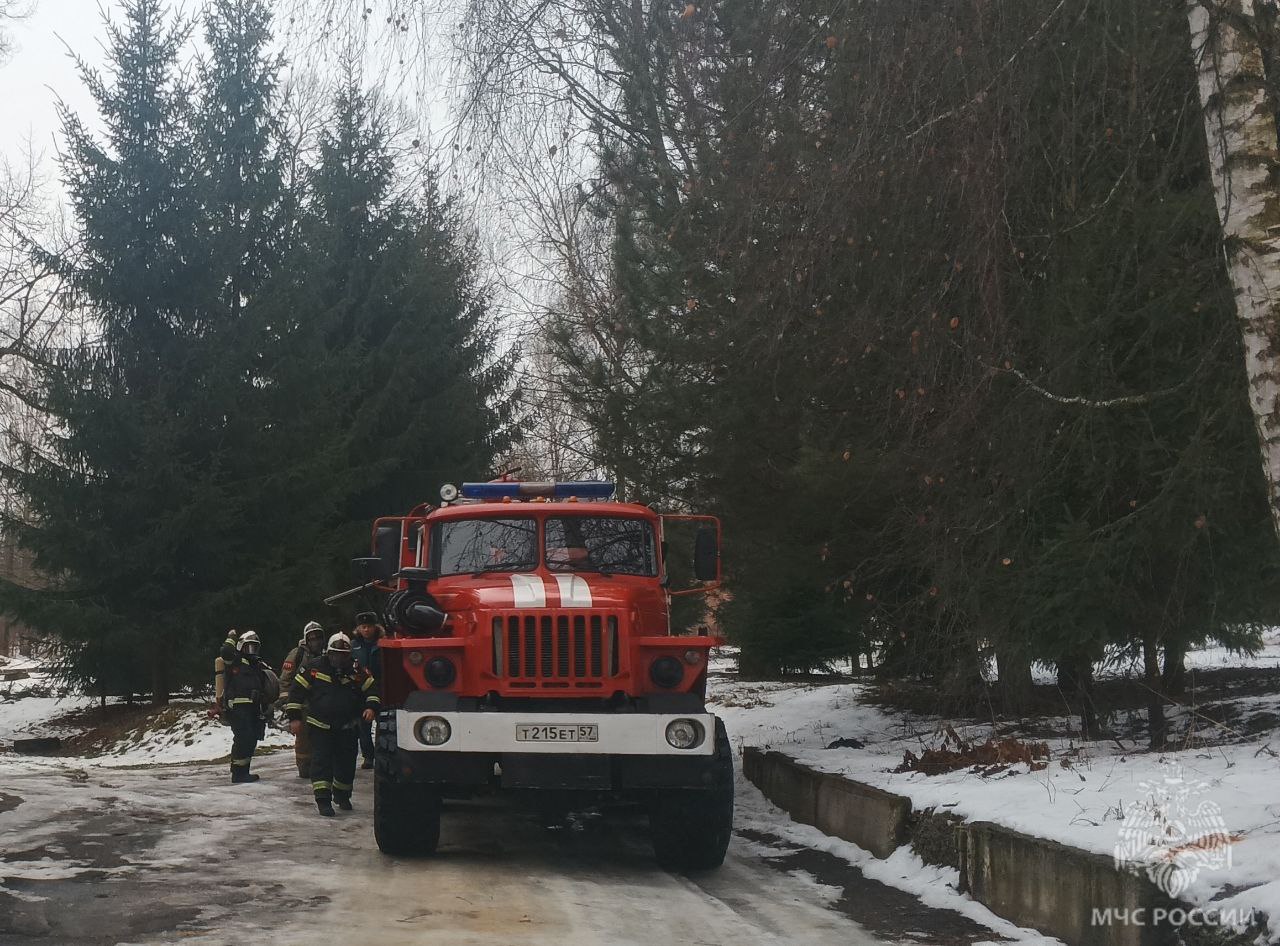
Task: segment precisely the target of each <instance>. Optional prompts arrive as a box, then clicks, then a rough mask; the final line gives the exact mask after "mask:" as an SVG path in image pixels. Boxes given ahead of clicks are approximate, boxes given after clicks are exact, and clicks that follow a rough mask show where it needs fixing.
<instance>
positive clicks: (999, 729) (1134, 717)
mask: <svg viewBox="0 0 1280 946" xmlns="http://www.w3.org/2000/svg"><path fill="white" fill-rule="evenodd" d="M1277 693H1280V670H1276V669H1274V668H1268V667H1224V668H1219V669H1213V670H1191V671H1188V672H1187V678H1186V689H1185V692H1184V693H1183V694H1181V695H1179V696H1173V697H1169V698H1168V700H1167V706H1166V711H1165V712H1166V715H1167V717H1168V720H1169V741H1170V742H1171V743H1172V744H1176V745H1179V746H1183V747H1186V748H1196V747H1203V746H1215V745H1228V744H1232V743H1238V742H1243V741H1247V740H1250V739H1253V738H1256V736H1257V735H1258V734H1260V733H1265V732H1267V731H1269V730H1271V729H1274V728H1275V727H1276V726H1277V725H1280V706H1277V705H1274V701H1275V698H1276V694H1277ZM1091 698H1092V701H1093V704H1094V706H1095V708H1096V710H1097V713H1098V716H1099V720H1100V722H1101V727H1102V728H1101V733H1100V738H1106V739H1109V740H1123V741H1124V742H1133V743H1134V744H1135V746H1140V745H1142V744H1143V743H1145V741H1146V737H1147V730H1146V709H1147V698H1148V693H1147V689H1146V686H1145V685H1144V682H1143V681H1142V680H1140V679H1137V678H1135V677H1130V678H1124V679H1106V680H1100V681H1098V682H1097V683H1095V684H1094V688H1093V691H1092V694H1091ZM1249 698H1259V702H1261V703H1262V704H1263V705H1258V706H1250V705H1248V703H1247V702H1243V703H1242V701H1247V700H1248V699H1249ZM863 700H864V701H865V702H867V703H869V704H871V705H874V706H880V707H883V708H884V709H886V710H887V711H889V712H893V713H900V712H903V711H905V712H907V713H910V714H914V715H917V716H923V717H935V718H936V716H937V715H939V714H942V715H944V716H947V717H950V718H951V719H953V720H954V721H955V723H956V724H957V725H961V724H964V725H984V726H986V727H988V728H989V729H990V730H991V731H992V732H993V733H994V734H995V735H996V737H997V739H999V738H1000V737H1004V736H1016V737H1018V738H1019V739H1032V738H1035V739H1056V738H1070V737H1077V738H1078V737H1079V718H1078V714H1079V712H1080V708H1081V707H1080V701H1079V698H1078V697H1076V696H1073V695H1068V694H1067V693H1065V692H1064V691H1063V690H1061V689H1059V688H1058V687H1057V686H1056V685H1053V684H1038V685H1036V686H1035V687H1033V688H1032V695H1031V698H1030V699H1029V700H1028V702H1027V705H1026V707H1025V708H1024V712H1023V713H1022V715H1021V716H1017V717H1015V716H1009V715H1004V714H1001V713H1000V712H998V708H999V706H1000V700H999V698H998V694H997V692H996V690H995V688H994V686H993V687H991V688H990V689H989V690H987V691H983V690H978V691H976V692H973V693H969V694H968V695H949V696H948V695H944V694H941V693H940V692H939V690H938V687H937V686H936V684H934V683H932V682H930V681H926V680H901V679H893V680H889V679H886V680H881V681H880V682H878V683H877V684H875V685H874V686H873V687H871V688H869V690H868V691H867V693H866V695H865V696H864V697H863ZM1103 734H1105V735H1103ZM1122 748H1126V749H1127V748H1128V747H1127V746H1122Z"/></svg>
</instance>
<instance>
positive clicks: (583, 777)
mask: <svg viewBox="0 0 1280 946" xmlns="http://www.w3.org/2000/svg"><path fill="white" fill-rule="evenodd" d="M613 492H614V489H613V485H612V484H609V483H600V482H594V481H588V482H571V483H565V482H560V483H527V482H525V483H522V482H514V481H507V480H501V481H495V482H489V483H464V484H462V486H461V487H460V488H459V487H455V486H452V485H446V486H445V487H443V488H442V489H441V503H440V505H439V506H427V505H423V506H419V507H417V508H415V509H414V510H413V511H411V512H410V514H409V515H407V516H398V517H391V518H384V519H379V520H377V521H376V522H375V523H374V528H373V555H372V556H371V557H369V558H364V559H358V560H357V565H358V567H360V568H362V569H364V571H365V577H366V578H367V579H368V582H367V585H366V587H367V586H368V585H372V586H373V587H375V588H377V589H378V590H380V591H382V592H384V593H385V594H386V595H387V597H386V598H385V600H384V601H383V604H382V611H383V613H384V618H385V625H386V627H387V629H388V637H387V638H386V639H384V640H383V641H382V644H381V654H382V666H381V668H380V671H381V672H380V677H379V679H380V683H381V689H382V704H383V710H382V712H381V714H380V717H379V720H378V732H377V740H376V745H377V751H376V758H375V771H374V831H375V836H376V839H377V843H378V847H379V848H380V849H381V850H382V851H384V852H386V853H388V854H396V855H414V854H429V853H431V852H433V851H434V850H435V848H436V845H437V843H438V840H439V832H440V816H441V811H442V807H443V806H442V802H443V801H444V800H445V799H455V798H467V797H471V796H474V795H477V794H483V793H491V792H507V793H512V794H517V795H523V796H524V797H525V799H526V800H527V801H530V802H532V803H533V804H535V805H537V806H538V807H540V808H543V809H546V810H563V811H567V810H572V809H581V808H584V807H596V806H608V805H612V804H624V805H628V804H629V805H641V806H643V807H644V808H646V809H647V811H648V815H649V823H650V829H651V835H652V839H653V846H654V851H655V853H656V855H657V858H658V860H659V862H660V863H661V864H662V865H663V866H664V867H668V868H671V869H708V868H713V867H716V866H718V865H719V864H720V863H721V862H722V861H723V859H724V855H725V849H726V847H727V846H728V843H729V836H730V832H731V826H732V820H733V761H732V755H731V751H730V746H729V742H728V737H727V735H726V733H725V729H724V725H723V723H721V721H720V720H719V719H717V718H716V717H715V716H714V715H712V714H711V713H708V712H707V710H706V706H705V702H704V697H705V692H706V684H707V662H708V656H709V654H710V651H711V649H712V648H713V647H715V646H717V645H718V644H721V643H723V639H722V638H720V637H718V636H715V635H712V634H708V633H706V632H705V631H702V632H700V633H698V634H696V635H693V636H690V635H676V634H673V633H672V628H671V621H670V605H671V599H672V597H673V596H679V595H682V594H691V593H701V592H705V591H707V590H710V589H712V588H715V587H716V586H717V585H718V583H719V577H720V563H719V534H720V533H719V523H718V521H717V520H715V519H713V518H711V517H706V516H663V515H659V514H658V513H656V512H654V511H653V510H652V509H650V508H649V507H647V506H642V505H636V504H631V503H621V502H616V501H613V500H612V498H611V497H612V495H613ZM672 520H684V521H686V522H688V521H692V524H693V526H694V527H695V528H696V540H695V541H694V543H693V545H694V556H693V558H694V562H693V568H692V580H691V581H689V580H686V581H681V582H674V579H673V577H672V574H671V570H670V569H669V567H668V562H667V561H666V556H665V551H666V542H665V541H664V529H665V528H666V527H667V526H669V525H670V523H671V522H672ZM673 564H674V563H673ZM679 564H680V565H684V564H685V563H684V562H683V561H682V562H680V563H679ZM676 570H677V571H680V569H679V568H677V569H676ZM684 571H685V572H686V573H687V572H688V569H687V568H686V569H685V570H684ZM673 583H679V584H681V585H686V587H679V588H676V587H673Z"/></svg>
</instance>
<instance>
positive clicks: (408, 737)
mask: <svg viewBox="0 0 1280 946" xmlns="http://www.w3.org/2000/svg"><path fill="white" fill-rule="evenodd" d="M428 717H434V718H436V719H443V720H444V721H445V722H447V723H448V724H449V730H450V735H449V739H448V741H447V742H445V743H443V744H441V745H438V746H429V745H427V744H426V743H425V742H423V741H422V740H421V739H420V738H419V737H418V724H419V722H421V721H422V720H423V719H426V718H428ZM677 719H690V720H693V721H695V722H696V723H698V724H699V725H700V726H701V727H702V742H700V743H699V744H698V745H697V746H695V747H694V748H692V749H676V748H674V747H672V746H671V745H670V744H669V743H668V742H667V737H666V732H667V726H668V724H670V723H672V722H674V721H675V720H677ZM591 726H595V727H596V738H595V740H594V741H584V740H581V739H561V738H558V737H559V736H560V735H577V736H581V735H583V734H582V733H580V732H579V733H572V734H571V733H568V732H565V733H558V732H554V730H556V729H561V728H562V729H564V730H566V731H567V730H570V729H575V728H578V727H591ZM520 727H535V729H537V728H541V729H544V730H546V731H543V732H530V731H528V730H527V729H526V730H524V732H523V735H524V736H525V737H526V738H524V739H520V738H517V733H518V732H519V731H520ZM531 736H538V737H542V738H537V739H530V738H528V737H531ZM552 736H556V737H557V738H549V737H552ZM715 739H716V718H715V716H713V715H711V714H710V713H661V714H657V713H537V712H530V713H506V712H503V713H484V712H471V713H456V712H450V713H423V712H417V711H409V710H396V744H397V745H398V746H399V747H400V748H401V749H405V750H408V751H411V752H486V753H492V752H529V753H536V754H549V755H663V756H709V755H711V754H713V753H714V752H715Z"/></svg>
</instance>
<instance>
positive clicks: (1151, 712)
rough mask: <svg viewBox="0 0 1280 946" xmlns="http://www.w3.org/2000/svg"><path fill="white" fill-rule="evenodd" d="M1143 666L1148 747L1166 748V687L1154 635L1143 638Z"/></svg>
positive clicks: (1158, 648)
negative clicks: (1161, 673) (1162, 677)
mask: <svg viewBox="0 0 1280 946" xmlns="http://www.w3.org/2000/svg"><path fill="white" fill-rule="evenodd" d="M1142 666H1143V670H1144V671H1145V673H1144V679H1145V683H1146V693H1147V732H1148V733H1149V735H1150V739H1149V740H1148V745H1149V746H1150V747H1151V748H1152V749H1154V750H1160V749H1163V748H1164V747H1165V741H1166V739H1167V731H1166V728H1165V721H1164V687H1163V684H1162V682H1161V679H1160V644H1159V642H1158V641H1157V640H1156V637H1155V635H1154V634H1151V633H1148V634H1146V635H1145V636H1144V637H1143V638H1142Z"/></svg>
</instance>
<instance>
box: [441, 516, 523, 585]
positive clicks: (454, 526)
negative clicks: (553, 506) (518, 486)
mask: <svg viewBox="0 0 1280 946" xmlns="http://www.w3.org/2000/svg"><path fill="white" fill-rule="evenodd" d="M537 535H538V526H537V523H536V522H535V521H534V520H533V519H455V520H452V521H450V522H439V523H436V525H435V528H434V529H433V530H432V541H431V548H432V552H433V555H434V557H435V567H436V572H437V574H440V575H460V574H464V573H466V572H520V571H529V570H531V569H533V568H536V567H537V565H538V543H537Z"/></svg>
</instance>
